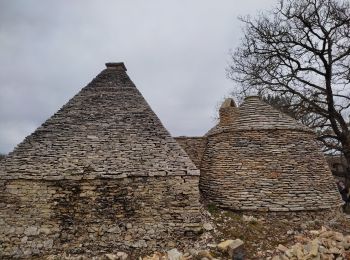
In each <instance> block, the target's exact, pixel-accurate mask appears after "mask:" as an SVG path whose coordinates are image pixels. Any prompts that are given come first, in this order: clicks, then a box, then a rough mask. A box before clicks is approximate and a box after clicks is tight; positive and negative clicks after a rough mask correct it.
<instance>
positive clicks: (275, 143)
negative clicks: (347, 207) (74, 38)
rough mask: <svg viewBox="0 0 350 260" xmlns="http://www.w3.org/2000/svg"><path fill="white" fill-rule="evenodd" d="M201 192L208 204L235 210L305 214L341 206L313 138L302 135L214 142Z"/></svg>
mask: <svg viewBox="0 0 350 260" xmlns="http://www.w3.org/2000/svg"><path fill="white" fill-rule="evenodd" d="M200 188H201V190H202V192H203V194H204V195H205V197H207V198H208V199H209V200H210V201H212V202H214V203H215V204H217V205H220V206H221V207H224V208H230V209H234V210H257V211H304V210H319V209H330V208H332V207H335V206H339V203H340V200H339V196H338V194H337V189H336V186H335V183H334V180H333V177H332V175H331V174H330V173H329V169H328V166H327V163H326V161H325V159H324V157H323V155H322V153H321V152H320V151H319V146H318V144H317V143H316V141H315V139H314V136H313V135H312V134H310V133H308V132H299V131H288V130H274V131H272V130H269V131H266V130H261V131H253V130H252V131H238V132H237V131H231V132H223V133H221V134H217V135H213V136H210V137H209V138H208V146H207V149H206V152H205V154H204V156H203V160H202V164H201V179H200Z"/></svg>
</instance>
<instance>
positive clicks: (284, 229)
mask: <svg viewBox="0 0 350 260" xmlns="http://www.w3.org/2000/svg"><path fill="white" fill-rule="evenodd" d="M203 218H204V222H205V224H206V225H205V226H204V227H205V228H206V229H207V230H206V231H204V232H203V233H202V234H201V235H200V236H199V239H193V238H192V239H191V238H185V239H184V241H183V242H182V243H179V242H178V241H173V242H170V243H168V245H167V246H165V247H164V248H163V250H162V249H160V250H159V251H158V252H151V251H149V250H147V249H145V251H143V252H136V251H133V252H132V251H129V252H126V253H127V254H128V256H129V258H128V259H142V260H163V259H167V258H165V255H166V251H167V250H169V249H171V248H176V249H177V250H179V251H180V252H182V253H184V255H185V256H186V257H184V258H181V259H184V260H187V259H210V258H203V257H198V253H199V252H202V256H203V252H207V253H208V252H209V253H210V255H211V256H213V257H214V258H215V259H232V258H228V256H227V254H225V253H222V252H220V250H218V248H217V244H219V243H220V242H222V241H225V240H228V239H233V240H234V239H238V238H239V239H241V240H242V241H244V247H243V250H242V252H241V255H240V257H242V258H234V259H237V260H238V259H266V258H268V257H271V256H272V255H275V254H276V252H278V251H277V250H276V248H277V247H278V245H280V244H282V245H284V246H286V247H290V246H292V245H294V244H295V243H297V242H302V240H305V239H307V238H308V237H310V239H312V235H310V230H320V229H321V228H322V227H326V228H327V229H329V230H333V231H338V232H341V233H342V234H344V235H350V219H348V218H347V216H346V215H345V214H344V213H342V212H341V210H340V209H337V210H334V211H332V212H298V213H284V214H282V213H252V212H233V211H230V210H224V209H219V208H217V207H216V206H215V205H212V204H209V205H206V207H205V208H203ZM105 253H106V252H104V253H102V252H101V254H98V257H96V258H94V259H108V258H106V257H105ZM109 253H112V254H116V253H117V252H109ZM155 253H156V254H155ZM140 255H141V256H142V258H140ZM195 255H197V256H195ZM199 255H200V254H199ZM79 257H81V256H71V257H66V258H63V257H62V256H59V257H58V258H52V257H51V258H49V259H93V258H92V256H91V255H90V256H88V257H87V258H79ZM162 257H163V258H162ZM116 259H119V258H116ZM179 259H180V258H179ZM343 259H344V258H343Z"/></svg>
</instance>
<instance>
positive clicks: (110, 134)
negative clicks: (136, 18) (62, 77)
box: [0, 64, 202, 258]
mask: <svg viewBox="0 0 350 260" xmlns="http://www.w3.org/2000/svg"><path fill="white" fill-rule="evenodd" d="M198 183H199V170H198V169H197V168H196V166H195V165H194V164H193V163H192V161H191V160H190V158H189V157H188V156H187V154H186V153H185V152H184V151H183V149H182V148H181V147H180V146H179V144H178V143H177V142H176V141H175V140H174V139H173V138H172V137H171V136H170V134H169V133H168V131H167V130H166V129H165V128H164V127H163V125H162V124H161V122H160V120H159V119H158V117H157V116H156V115H155V114H154V112H153V111H152V110H151V108H150V107H149V105H148V104H147V102H146V101H145V100H144V98H143V97H142V95H141V93H140V92H139V91H138V90H137V88H136V87H135V85H134V84H133V83H132V81H131V80H130V79H129V77H128V75H127V74H126V72H125V69H124V67H123V66H121V65H113V64H109V65H108V67H107V69H105V70H104V71H102V72H101V73H100V74H99V75H98V76H97V77H96V78H95V79H94V80H93V81H92V82H91V83H90V84H88V85H87V86H86V87H85V88H83V89H82V90H81V91H80V92H79V93H78V94H77V95H76V96H75V97H74V98H73V99H71V100H70V101H69V102H68V103H67V104H66V105H65V106H63V107H62V108H61V109H60V110H59V111H58V112H57V113H56V114H55V115H53V116H52V117H51V118H50V119H48V120H47V121H46V122H45V123H44V124H43V125H42V126H41V127H39V128H38V129H37V130H36V131H35V132H34V133H33V134H31V135H30V136H28V137H27V138H26V139H25V140H24V141H23V142H22V143H21V144H20V145H19V146H18V147H17V148H16V149H15V150H14V151H13V152H12V153H10V154H9V155H8V156H7V157H6V159H5V160H4V161H3V162H2V163H1V166H0V205H1V207H0V258H4V257H17V258H22V257H23V255H26V256H31V255H41V254H43V253H50V252H68V253H72V254H77V253H81V252H84V251H94V250H96V249H98V250H105V252H110V251H109V250H110V248H113V249H114V250H115V249H121V250H123V249H130V248H131V249H133V250H137V249H140V248H141V249H142V248H153V247H154V248H156V247H157V244H159V243H160V242H164V240H165V239H169V234H171V235H172V238H171V239H178V238H181V237H182V236H184V235H185V234H188V233H189V234H193V233H194V232H196V231H198V230H200V229H201V228H202V223H201V215H200V212H199V209H200V205H199V190H198Z"/></svg>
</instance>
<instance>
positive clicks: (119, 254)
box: [117, 252, 128, 260]
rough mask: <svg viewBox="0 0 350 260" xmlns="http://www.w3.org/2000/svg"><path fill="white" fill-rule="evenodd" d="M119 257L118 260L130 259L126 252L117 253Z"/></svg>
mask: <svg viewBox="0 0 350 260" xmlns="http://www.w3.org/2000/svg"><path fill="white" fill-rule="evenodd" d="M117 257H118V259H120V260H126V259H128V254H127V253H124V252H118V253H117Z"/></svg>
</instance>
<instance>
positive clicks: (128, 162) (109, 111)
mask: <svg viewBox="0 0 350 260" xmlns="http://www.w3.org/2000/svg"><path fill="white" fill-rule="evenodd" d="M2 167H3V168H0V174H1V175H0V176H1V178H5V179H17V178H21V179H38V180H42V179H45V180H60V179H74V180H80V179H95V178H124V177H128V176H169V175H174V176H179V175H181V176H182V175H199V170H198V169H197V168H196V167H195V165H194V164H193V163H192V161H191V160H190V159H189V158H188V156H187V155H186V153H185V152H184V151H183V150H182V149H181V147H180V146H179V145H178V144H177V142H176V141H175V140H174V139H173V138H172V137H171V136H170V134H169V132H168V131H167V130H166V129H165V128H164V126H163V125H162V123H161V122H160V120H159V118H158V117H157V116H156V115H155V113H154V112H153V111H152V110H151V108H150V106H149V105H148V104H147V102H146V101H145V99H144V98H143V96H142V95H141V93H140V92H139V91H138V89H137V88H136V87H135V85H134V84H133V82H132V81H131V80H130V78H129V77H128V75H127V74H126V72H125V71H124V70H121V69H113V68H107V69H105V70H104V71H102V72H101V73H100V74H99V75H98V76H97V77H96V78H95V79H94V80H93V81H92V82H91V83H90V84H88V86H86V87H85V88H83V89H82V90H81V91H80V92H79V93H78V94H77V95H76V96H74V97H73V98H72V99H71V100H70V101H69V102H68V103H67V104H66V105H65V106H63V107H62V108H61V109H60V110H59V111H58V112H57V113H56V114H55V115H53V116H52V117H51V118H50V119H48V120H47V121H46V122H45V123H44V124H43V125H42V126H41V127H39V128H38V129H37V130H36V131H35V132H34V133H33V134H31V135H30V136H28V137H27V138H26V139H25V140H24V141H23V142H22V143H21V144H19V145H18V147H16V149H15V150H14V152H13V153H10V154H9V155H8V156H7V158H6V160H5V161H3V162H2ZM1 169H2V170H1Z"/></svg>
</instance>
